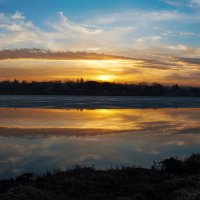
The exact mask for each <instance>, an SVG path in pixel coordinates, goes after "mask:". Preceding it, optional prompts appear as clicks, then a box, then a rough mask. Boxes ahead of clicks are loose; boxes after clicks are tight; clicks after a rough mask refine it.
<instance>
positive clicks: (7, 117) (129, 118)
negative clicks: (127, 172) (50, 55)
mask: <svg viewBox="0 0 200 200" xmlns="http://www.w3.org/2000/svg"><path fill="white" fill-rule="evenodd" d="M97 99H98V98H97ZM0 101H1V100H0ZM13 102H14V101H13ZM16 103H19V101H16V102H15V104H16ZM29 103H30V102H29ZM57 103H58V102H57ZM9 105H10V104H9V103H8V106H6V108H0V178H6V177H10V176H13V177H14V176H16V175H18V174H20V173H23V172H35V173H43V172H44V171H46V170H48V169H54V168H56V167H59V168H62V169H66V168H69V167H72V166H74V165H76V164H81V165H93V164H94V165H95V166H96V167H97V168H101V169H102V168H109V167H112V166H122V165H133V164H134V165H137V166H138V165H140V166H145V167H149V166H151V164H152V161H153V160H156V161H159V160H162V159H164V158H166V157H168V156H181V157H184V156H187V155H190V154H191V153H195V152H200V123H199V122H200V108H190V107H187V108H159V109H152V108H148V109H135V108H123V109H122V108H121V109H108V108H104V109H100V108H99V109H64V108H63V109H56V108H53V109H49V108H32V107H34V106H30V105H31V104H30V105H29V107H27V106H26V108H9ZM51 105H53V104H51ZM11 107H12V106H11Z"/></svg>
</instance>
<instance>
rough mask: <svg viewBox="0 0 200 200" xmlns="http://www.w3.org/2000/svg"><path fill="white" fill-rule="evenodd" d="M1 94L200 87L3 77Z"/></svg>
mask: <svg viewBox="0 0 200 200" xmlns="http://www.w3.org/2000/svg"><path fill="white" fill-rule="evenodd" d="M0 94H14V95H97V96H98V95H105V96H114V95H116V96H183V97H184V96H186V97H187V96H190V97H192V96H194V97H200V87H192V86H187V87H186V86H179V85H177V84H176V85H170V86H168V85H162V84H159V83H152V84H148V83H138V84H130V83H114V82H102V81H84V80H83V79H82V78H81V79H78V80H77V81H64V82H62V81H44V82H37V81H32V82H28V81H18V80H14V81H9V80H7V81H1V82H0Z"/></svg>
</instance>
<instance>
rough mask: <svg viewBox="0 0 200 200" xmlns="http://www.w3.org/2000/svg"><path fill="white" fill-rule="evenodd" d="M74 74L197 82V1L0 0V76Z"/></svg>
mask: <svg viewBox="0 0 200 200" xmlns="http://www.w3.org/2000/svg"><path fill="white" fill-rule="evenodd" d="M5 49H6V50H7V51H5ZM22 49H23V51H22ZM33 49H34V50H33ZM49 52H50V53H49ZM57 52H60V53H64V57H63V56H61V57H60V56H56V55H57V54H56V53H57ZM69 52H74V53H75V55H74V56H73V59H71V57H70V56H69ZM80 52H87V53H88V54H89V55H90V54H91V55H93V54H95V55H96V56H94V55H93V56H89V58H88V56H81V58H80ZM36 53H37V56H36V55H35V54H36ZM102 54H104V55H102ZM2 55H3V56H2ZM11 55H14V57H12V56H11ZM105 55H112V56H110V57H109V58H108V57H106V58H105ZM117 56H124V57H123V58H121V57H117ZM80 76H81V77H83V78H84V79H94V80H103V81H104V80H106V81H119V82H144V81H147V82H160V83H164V84H175V83H178V84H183V85H199V86H200V81H199V80H200V0H148V1H147V0H140V1H138V0H109V1H108V0H59V1H58V0H42V1H39V0H0V80H8V79H9V80H13V79H19V80H23V79H26V80H29V81H31V80H39V81H42V80H65V79H77V78H80Z"/></svg>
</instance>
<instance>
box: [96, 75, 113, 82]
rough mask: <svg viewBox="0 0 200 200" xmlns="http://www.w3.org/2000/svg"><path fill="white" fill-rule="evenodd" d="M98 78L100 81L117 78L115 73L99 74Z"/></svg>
mask: <svg viewBox="0 0 200 200" xmlns="http://www.w3.org/2000/svg"><path fill="white" fill-rule="evenodd" d="M97 79H98V80H100V81H113V80H114V79H115V76H114V75H99V76H98V77H97Z"/></svg>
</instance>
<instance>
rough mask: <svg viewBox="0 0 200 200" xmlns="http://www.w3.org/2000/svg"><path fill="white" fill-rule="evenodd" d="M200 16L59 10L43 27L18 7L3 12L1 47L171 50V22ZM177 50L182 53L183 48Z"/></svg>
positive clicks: (183, 33)
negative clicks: (82, 15)
mask: <svg viewBox="0 0 200 200" xmlns="http://www.w3.org/2000/svg"><path fill="white" fill-rule="evenodd" d="M198 20H199V18H198V16H196V15H189V14H185V13H179V12H177V11H167V10H166V11H143V10H128V11H126V12H125V11H120V12H113V13H109V14H108V13H106V14H105V13H104V14H100V15H98V16H97V15H96V16H91V17H90V18H86V19H83V20H81V21H79V22H74V21H72V20H71V19H69V18H68V17H66V16H65V15H64V13H63V12H59V13H58V14H57V15H56V16H54V17H50V18H49V19H48V20H47V21H46V22H45V25H44V26H42V27H41V26H38V25H35V24H33V23H32V22H31V21H30V20H27V19H26V17H25V16H24V15H23V14H22V13H21V12H19V11H17V12H16V13H14V14H12V15H9V14H5V13H1V14H0V49H13V48H40V49H50V50H59V51H67V50H72V51H95V52H105V53H109V54H122V55H131V56H133V55H134V54H136V55H137V54H143V55H144V54H147V53H149V52H154V53H156V52H163V53H164V52H165V51H166V52H167V53H168V54H170V49H169V46H170V44H169V41H170V37H171V35H172V34H169V33H175V32H176V33H177V32H178V31H177V30H176V31H174V30H168V24H169V23H175V22H177V23H179V24H190V23H191V21H193V23H199V21H198ZM165 26H166V27H167V30H166V27H165ZM156 27H159V28H156ZM167 31H168V32H167ZM163 32H164V33H168V34H163ZM179 32H180V33H179V36H180V37H183V38H185V37H198V36H199V34H195V33H192V32H189V33H188V32H186V31H182V30H180V31H179ZM166 41H168V42H167V44H168V45H167V44H166ZM172 42H173V41H172ZM173 45H175V44H173ZM177 45H179V46H180V45H182V46H183V45H185V44H177ZM185 46H186V45H185ZM166 47H167V48H166ZM188 48H190V47H188ZM167 49H168V50H167ZM174 50H175V51H176V52H177V53H182V50H181V49H180V48H179V49H174ZM173 53H174V52H173ZM194 56H195V55H194Z"/></svg>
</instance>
